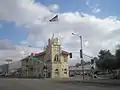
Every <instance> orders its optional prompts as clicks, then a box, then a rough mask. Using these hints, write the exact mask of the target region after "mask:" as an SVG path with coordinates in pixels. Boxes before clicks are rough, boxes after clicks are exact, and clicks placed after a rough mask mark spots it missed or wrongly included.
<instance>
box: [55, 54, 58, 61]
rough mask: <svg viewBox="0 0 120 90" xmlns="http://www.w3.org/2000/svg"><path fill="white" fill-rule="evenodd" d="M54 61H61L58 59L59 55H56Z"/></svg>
mask: <svg viewBox="0 0 120 90" xmlns="http://www.w3.org/2000/svg"><path fill="white" fill-rule="evenodd" d="M54 61H57V62H58V61H59V58H58V55H57V54H56V55H55V57H54Z"/></svg>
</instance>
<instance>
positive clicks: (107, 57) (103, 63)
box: [96, 50, 117, 70]
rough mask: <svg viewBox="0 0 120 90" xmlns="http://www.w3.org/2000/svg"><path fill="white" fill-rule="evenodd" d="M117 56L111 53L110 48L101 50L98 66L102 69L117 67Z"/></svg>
mask: <svg viewBox="0 0 120 90" xmlns="http://www.w3.org/2000/svg"><path fill="white" fill-rule="evenodd" d="M116 64H117V62H116V57H115V56H114V55H112V54H111V52H110V50H100V52H99V55H98V61H97V62H96V66H97V67H98V68H99V69H101V70H112V69H116V68H117V67H116Z"/></svg>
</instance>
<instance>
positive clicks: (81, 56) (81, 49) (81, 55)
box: [79, 36, 84, 80]
mask: <svg viewBox="0 0 120 90" xmlns="http://www.w3.org/2000/svg"><path fill="white" fill-rule="evenodd" d="M79 37H80V46H81V48H80V58H81V64H82V74H83V80H84V63H83V47H82V36H79Z"/></svg>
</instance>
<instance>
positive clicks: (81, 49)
mask: <svg viewBox="0 0 120 90" xmlns="http://www.w3.org/2000/svg"><path fill="white" fill-rule="evenodd" d="M72 35H76V36H79V38H80V58H81V64H82V74H83V80H84V62H83V47H82V36H80V35H78V34H75V33H72Z"/></svg>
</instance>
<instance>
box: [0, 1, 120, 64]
mask: <svg viewBox="0 0 120 90" xmlns="http://www.w3.org/2000/svg"><path fill="white" fill-rule="evenodd" d="M119 3H120V0H0V64H3V63H6V62H5V60H6V59H13V61H17V60H20V59H21V58H24V56H25V55H28V54H29V53H31V52H41V51H42V49H43V47H44V46H45V45H47V40H48V38H51V37H52V35H53V33H54V34H55V37H58V38H59V39H60V42H61V44H62V49H64V50H66V51H68V52H73V58H72V59H71V60H69V63H70V64H73V63H77V62H79V61H80V59H79V49H80V40H79V37H77V36H72V32H74V33H76V34H78V35H81V36H82V37H83V50H84V53H85V54H87V55H90V56H96V55H97V54H98V52H99V50H101V49H110V50H111V52H112V53H114V52H115V49H116V46H117V45H118V44H119V43H120V35H119V32H120V16H119V15H120V10H119V9H118V8H119ZM56 14H58V16H59V20H58V21H57V22H52V23H50V22H49V19H51V18H52V17H53V16H55V15H56ZM29 45H31V46H32V47H28V46H29ZM84 59H85V60H90V58H87V57H85V56H84Z"/></svg>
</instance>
